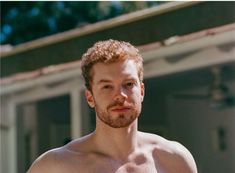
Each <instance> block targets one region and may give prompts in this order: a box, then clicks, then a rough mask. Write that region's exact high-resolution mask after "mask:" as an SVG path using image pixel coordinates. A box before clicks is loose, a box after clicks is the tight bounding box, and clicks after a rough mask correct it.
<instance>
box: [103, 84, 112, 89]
mask: <svg viewBox="0 0 235 173" xmlns="http://www.w3.org/2000/svg"><path fill="white" fill-rule="evenodd" d="M102 88H103V89H111V88H112V86H111V85H104V86H103V87H102Z"/></svg>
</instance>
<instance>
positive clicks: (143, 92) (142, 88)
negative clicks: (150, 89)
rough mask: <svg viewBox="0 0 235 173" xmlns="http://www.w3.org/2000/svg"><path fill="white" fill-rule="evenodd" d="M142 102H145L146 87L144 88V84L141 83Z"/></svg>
mask: <svg viewBox="0 0 235 173" xmlns="http://www.w3.org/2000/svg"><path fill="white" fill-rule="evenodd" d="M140 87H141V100H142V101H143V100H144V94H145V87H144V83H143V82H142V83H141V86H140Z"/></svg>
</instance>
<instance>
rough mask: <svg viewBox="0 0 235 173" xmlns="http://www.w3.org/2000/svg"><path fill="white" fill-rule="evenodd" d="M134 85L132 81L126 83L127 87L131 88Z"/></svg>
mask: <svg viewBox="0 0 235 173" xmlns="http://www.w3.org/2000/svg"><path fill="white" fill-rule="evenodd" d="M134 85H135V83H133V82H128V83H126V87H127V88H132V87H133V86H134Z"/></svg>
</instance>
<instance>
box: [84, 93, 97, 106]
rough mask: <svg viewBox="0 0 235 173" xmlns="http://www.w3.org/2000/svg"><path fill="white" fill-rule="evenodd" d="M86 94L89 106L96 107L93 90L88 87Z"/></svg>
mask: <svg viewBox="0 0 235 173" xmlns="http://www.w3.org/2000/svg"><path fill="white" fill-rule="evenodd" d="M85 96H86V100H87V103H88V104H89V106H90V107H91V108H94V107H95V102H94V98H93V95H92V92H91V91H90V90H88V89H86V91H85Z"/></svg>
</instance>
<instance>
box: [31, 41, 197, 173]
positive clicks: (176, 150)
mask: <svg viewBox="0 0 235 173" xmlns="http://www.w3.org/2000/svg"><path fill="white" fill-rule="evenodd" d="M81 64H82V74H83V77H84V79H85V83H86V87H87V89H86V91H85V95H86V99H87V102H88V104H89V105H90V107H92V108H94V109H95V111H96V129H95V131H94V132H93V133H91V134H89V135H87V136H85V137H83V138H80V139H77V140H74V141H72V142H70V143H68V144H67V145H65V146H63V147H61V148H57V149H53V150H50V151H48V152H46V153H44V154H42V155H41V156H40V157H39V158H38V159H37V160H36V161H35V162H34V163H33V165H32V166H31V168H30V169H29V171H28V173H197V168H196V164H195V161H194V159H193V157H192V155H191V154H190V152H189V151H188V150H187V149H186V148H185V147H184V146H182V145H181V144H179V143H177V142H173V141H168V140H166V139H164V138H162V137H160V136H158V135H154V134H149V133H143V132H139V131H138V130H137V121H138V117H139V115H140V112H141V105H142V101H143V97H144V84H143V62H142V57H141V55H140V54H139V53H138V50H137V49H136V48H135V47H134V46H132V45H131V44H129V43H127V42H122V41H116V40H107V41H101V42H97V43H96V44H95V45H94V46H93V47H92V48H90V49H88V51H87V52H86V53H85V54H84V55H83V57H82V63H81Z"/></svg>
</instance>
